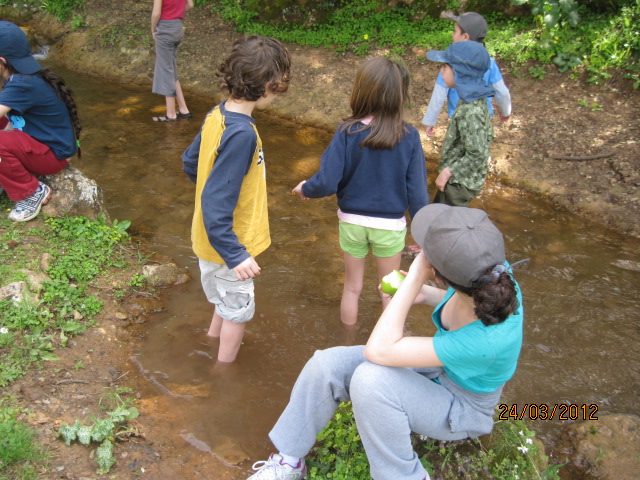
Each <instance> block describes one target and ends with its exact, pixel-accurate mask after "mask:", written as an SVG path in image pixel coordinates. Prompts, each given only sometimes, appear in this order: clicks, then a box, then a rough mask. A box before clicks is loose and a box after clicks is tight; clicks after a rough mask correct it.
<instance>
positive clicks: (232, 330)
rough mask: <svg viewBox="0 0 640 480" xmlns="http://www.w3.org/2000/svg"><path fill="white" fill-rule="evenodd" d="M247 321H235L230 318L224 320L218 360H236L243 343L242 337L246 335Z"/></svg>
mask: <svg viewBox="0 0 640 480" xmlns="http://www.w3.org/2000/svg"><path fill="white" fill-rule="evenodd" d="M244 325H245V323H244V322H243V323H234V322H230V321H229V320H223V321H222V329H221V330H220V348H219V350H218V361H219V362H224V363H230V362H233V361H235V359H236V356H237V355H238V350H240V345H242V337H244Z"/></svg>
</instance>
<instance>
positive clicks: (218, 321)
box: [207, 307, 222, 338]
mask: <svg viewBox="0 0 640 480" xmlns="http://www.w3.org/2000/svg"><path fill="white" fill-rule="evenodd" d="M220 329H222V317H221V316H220V315H218V312H217V311H216V309H215V307H214V308H213V318H212V319H211V325H210V326H209V331H208V332H207V336H208V337H213V338H219V337H220Z"/></svg>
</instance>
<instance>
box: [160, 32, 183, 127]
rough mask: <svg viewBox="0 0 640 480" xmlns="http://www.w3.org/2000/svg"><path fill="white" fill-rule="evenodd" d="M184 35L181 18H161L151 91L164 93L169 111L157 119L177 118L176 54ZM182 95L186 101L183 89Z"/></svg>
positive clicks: (170, 119) (177, 84)
mask: <svg viewBox="0 0 640 480" xmlns="http://www.w3.org/2000/svg"><path fill="white" fill-rule="evenodd" d="M183 35H184V30H183V27H182V22H181V21H180V20H168V21H167V20H161V21H160V22H159V23H158V28H157V33H156V35H155V42H156V63H155V68H154V72H153V86H152V89H151V91H152V92H153V93H156V94H158V95H164V97H165V104H166V109H167V113H166V117H165V119H162V118H161V117H154V120H155V121H173V120H175V119H176V118H177V115H176V97H177V95H178V86H179V83H178V72H177V61H176V55H177V52H178V45H179V44H180V40H181V39H182V37H183ZM180 96H182V101H183V103H184V96H183V95H182V89H180ZM184 107H186V105H184Z"/></svg>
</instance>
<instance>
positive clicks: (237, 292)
mask: <svg viewBox="0 0 640 480" xmlns="http://www.w3.org/2000/svg"><path fill="white" fill-rule="evenodd" d="M199 263H200V281H201V282H202V289H203V290H204V293H205V295H206V296H207V300H209V302H211V303H213V304H214V305H215V306H216V311H217V312H218V315H220V316H221V317H222V318H223V319H224V320H228V321H230V322H234V323H244V322H248V321H249V320H251V319H252V318H253V315H254V314H255V312H256V302H255V297H254V293H253V279H252V278H249V279H247V280H238V279H237V278H236V274H235V273H233V270H230V269H229V268H228V267H227V266H226V265H224V264H222V265H221V264H219V263H212V262H207V261H206V260H202V259H201V258H200V259H199Z"/></svg>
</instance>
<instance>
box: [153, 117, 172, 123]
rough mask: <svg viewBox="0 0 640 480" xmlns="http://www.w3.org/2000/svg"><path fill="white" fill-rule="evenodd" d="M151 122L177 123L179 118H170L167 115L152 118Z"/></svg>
mask: <svg viewBox="0 0 640 480" xmlns="http://www.w3.org/2000/svg"><path fill="white" fill-rule="evenodd" d="M151 120H153V121H154V122H160V123H162V122H169V123H171V122H175V121H176V120H177V118H169V117H167V116H166V115H160V116H159V117H151Z"/></svg>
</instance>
